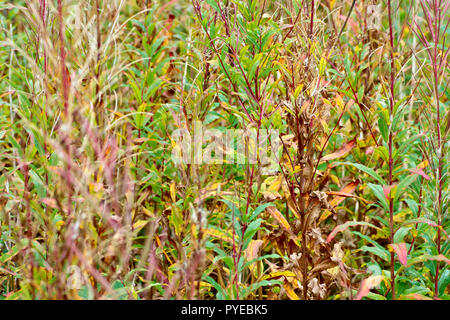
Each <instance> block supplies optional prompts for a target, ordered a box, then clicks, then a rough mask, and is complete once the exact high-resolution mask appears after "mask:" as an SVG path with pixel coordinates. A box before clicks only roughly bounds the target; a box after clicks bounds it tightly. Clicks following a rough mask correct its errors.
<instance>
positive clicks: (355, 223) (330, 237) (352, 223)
mask: <svg viewBox="0 0 450 320" xmlns="http://www.w3.org/2000/svg"><path fill="white" fill-rule="evenodd" d="M361 225H362V226H369V227H373V228H377V227H376V226H374V225H373V224H371V223H368V222H362V221H361V222H358V221H348V222H346V223H344V224H341V225H339V226H337V227H336V228H334V230H333V231H331V233H330V234H329V235H328V238H327V242H328V243H330V242H331V240H333V239H334V237H335V236H336V235H337V234H338V232H341V231H344V230H345V229H347V228H348V227H351V226H361ZM377 229H379V228H377Z"/></svg>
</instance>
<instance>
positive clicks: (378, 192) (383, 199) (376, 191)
mask: <svg viewBox="0 0 450 320" xmlns="http://www.w3.org/2000/svg"><path fill="white" fill-rule="evenodd" d="M367 186H368V187H369V188H370V189H371V190H372V191H373V193H374V194H375V196H376V197H377V198H378V200H379V201H380V203H381V205H382V206H383V208H384V210H386V211H389V204H388V202H387V199H386V197H385V195H384V192H383V187H382V186H380V185H378V184H373V183H368V184H367Z"/></svg>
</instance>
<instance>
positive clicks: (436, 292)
mask: <svg viewBox="0 0 450 320" xmlns="http://www.w3.org/2000/svg"><path fill="white" fill-rule="evenodd" d="M433 4H434V6H433V9H434V19H435V21H434V32H432V34H433V36H434V41H433V42H434V55H433V61H432V63H433V73H434V94H435V99H436V134H437V139H438V141H437V145H438V150H437V156H438V161H439V164H438V176H437V179H436V184H437V188H438V201H437V205H438V208H437V209H438V210H437V212H438V229H437V250H438V254H441V223H442V221H441V219H442V189H443V179H442V168H443V161H442V154H443V150H442V139H441V115H440V105H439V69H440V68H439V66H438V61H437V60H438V54H439V53H438V45H439V36H440V24H441V15H440V13H441V10H440V6H441V1H439V4H438V1H437V0H434V3H433ZM439 269H440V264H439V261H437V262H436V272H435V279H434V296H435V298H437V297H438V295H439V286H438V280H439Z"/></svg>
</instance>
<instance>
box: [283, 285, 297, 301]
mask: <svg viewBox="0 0 450 320" xmlns="http://www.w3.org/2000/svg"><path fill="white" fill-rule="evenodd" d="M283 287H284V290H286V294H287V296H288V297H289V299H291V300H300V298H299V297H298V296H297V294H296V293H295V292H294V290H292V287H291V285H290V284H289V282H285V283H284V284H283Z"/></svg>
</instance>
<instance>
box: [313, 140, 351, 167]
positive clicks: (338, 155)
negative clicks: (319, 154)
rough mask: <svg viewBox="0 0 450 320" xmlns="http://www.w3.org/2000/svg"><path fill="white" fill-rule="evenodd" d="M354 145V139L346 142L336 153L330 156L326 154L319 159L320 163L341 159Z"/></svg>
mask: <svg viewBox="0 0 450 320" xmlns="http://www.w3.org/2000/svg"><path fill="white" fill-rule="evenodd" d="M355 145H356V138H355V139H353V140H351V141H349V142H347V143H346V144H344V145H343V146H342V147H341V148H340V149H339V150H337V151H336V152H333V153H331V154H327V155H326V156H325V157H323V158H322V159H320V162H322V161H328V160H334V159H338V158H341V157H343V156H345V155H346V154H347V153H349V152H350V151H351V150H352V149H353V148H354V147H355Z"/></svg>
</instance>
